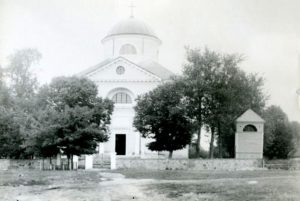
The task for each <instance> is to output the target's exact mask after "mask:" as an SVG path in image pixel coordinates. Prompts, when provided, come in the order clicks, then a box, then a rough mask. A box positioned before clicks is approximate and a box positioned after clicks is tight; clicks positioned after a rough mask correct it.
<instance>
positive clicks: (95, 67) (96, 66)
mask: <svg viewBox="0 0 300 201" xmlns="http://www.w3.org/2000/svg"><path fill="white" fill-rule="evenodd" d="M111 61H113V59H106V60H104V61H102V62H100V63H99V64H97V65H95V66H92V67H90V68H88V69H86V70H84V71H81V72H80V73H78V74H77V75H78V76H84V75H87V74H89V73H91V72H93V71H95V70H97V69H99V68H101V67H102V66H105V65H106V64H109V63H110V62H111Z"/></svg>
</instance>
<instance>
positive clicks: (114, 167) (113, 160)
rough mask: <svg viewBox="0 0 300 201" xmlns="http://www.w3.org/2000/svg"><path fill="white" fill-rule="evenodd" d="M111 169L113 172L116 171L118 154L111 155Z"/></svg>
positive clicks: (112, 153)
mask: <svg viewBox="0 0 300 201" xmlns="http://www.w3.org/2000/svg"><path fill="white" fill-rule="evenodd" d="M110 169H111V170H115V169H116V152H111V153H110Z"/></svg>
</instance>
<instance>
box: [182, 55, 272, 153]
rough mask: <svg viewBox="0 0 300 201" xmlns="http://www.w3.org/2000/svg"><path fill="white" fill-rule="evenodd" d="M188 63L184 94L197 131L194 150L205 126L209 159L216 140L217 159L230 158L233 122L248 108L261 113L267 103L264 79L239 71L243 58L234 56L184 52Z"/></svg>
mask: <svg viewBox="0 0 300 201" xmlns="http://www.w3.org/2000/svg"><path fill="white" fill-rule="evenodd" d="M187 61H188V63H187V64H186V65H185V69H184V75H183V80H184V81H183V82H184V85H185V87H184V88H183V91H184V95H185V97H186V99H187V100H188V101H187V102H188V103H187V104H188V107H187V108H188V111H189V112H188V113H189V116H190V117H191V118H194V119H195V122H196V126H197V128H198V133H197V145H198V146H197V151H199V150H200V139H201V128H202V127H203V126H205V127H206V128H207V130H208V131H210V132H211V144H210V157H212V156H213V153H214V141H215V137H217V139H218V150H219V156H220V157H222V156H223V153H224V152H227V156H230V157H233V156H234V133H235V125H234V120H235V118H237V116H238V115H240V114H242V113H243V112H244V111H246V110H247V109H249V108H252V109H253V110H255V111H256V112H258V113H261V112H260V111H261V110H262V108H263V107H264V104H265V100H266V97H265V95H264V93H263V92H262V86H263V79H262V78H261V77H258V76H257V75H255V74H246V73H245V72H244V71H242V70H240V69H239V67H238V66H239V64H240V62H241V61H242V57H241V56H240V55H236V54H220V53H217V52H214V51H211V50H208V49H205V50H204V51H201V50H199V49H187ZM225 150H226V151H225Z"/></svg>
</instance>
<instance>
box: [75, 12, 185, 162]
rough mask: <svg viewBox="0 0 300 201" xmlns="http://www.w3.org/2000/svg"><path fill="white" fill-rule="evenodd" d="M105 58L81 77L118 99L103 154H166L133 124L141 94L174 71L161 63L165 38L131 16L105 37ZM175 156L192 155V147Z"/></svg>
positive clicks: (174, 155) (102, 147) (105, 95)
mask: <svg viewBox="0 0 300 201" xmlns="http://www.w3.org/2000/svg"><path fill="white" fill-rule="evenodd" d="M101 42H102V45H103V47H104V52H105V53H104V56H105V59H104V60H103V61H102V62H100V63H99V64H97V65H95V66H92V67H90V68H88V69H86V70H84V71H83V72H81V73H79V76H83V77H87V78H89V79H91V80H92V81H94V82H95V83H96V84H97V86H98V89H99V90H98V91H99V96H101V97H103V98H109V99H111V100H112V101H113V102H114V111H113V114H112V119H111V124H110V138H109V140H108V142H105V143H100V144H99V155H101V154H109V153H116V155H117V156H125V157H145V158H147V157H164V156H167V152H165V153H164V152H160V153H158V152H152V151H150V150H149V149H148V148H147V146H146V145H147V144H148V143H149V142H150V141H149V139H145V138H142V137H141V135H140V133H139V132H137V131H136V129H135V128H134V127H133V119H134V115H135V111H134V106H135V104H136V103H135V99H136V98H137V96H139V95H141V94H144V93H147V92H149V91H150V90H152V89H154V88H156V87H157V86H158V85H160V84H162V83H164V82H167V81H168V80H169V79H170V77H171V76H173V75H174V74H173V73H172V72H171V71H170V70H168V69H167V68H165V67H163V66H162V65H161V64H160V63H159V60H158V58H159V48H160V45H161V44H162V41H161V40H160V39H159V37H158V36H157V35H156V34H155V32H154V31H153V30H152V29H151V28H150V27H149V26H148V25H147V24H146V23H144V22H143V21H140V20H138V19H136V18H135V17H133V16H130V17H129V18H127V19H124V20H122V21H120V22H118V23H117V24H115V25H114V26H113V27H112V28H111V29H110V30H109V32H108V33H107V35H106V36H105V37H104V38H103V39H102V41H101ZM173 157H175V158H176V157H180V158H188V149H187V148H186V149H183V150H179V151H175V152H174V153H173Z"/></svg>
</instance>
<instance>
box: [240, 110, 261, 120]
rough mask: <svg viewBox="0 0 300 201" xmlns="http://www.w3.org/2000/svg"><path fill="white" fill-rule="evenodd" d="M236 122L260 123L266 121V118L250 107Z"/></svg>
mask: <svg viewBox="0 0 300 201" xmlns="http://www.w3.org/2000/svg"><path fill="white" fill-rule="evenodd" d="M236 122H258V123H263V122H265V120H263V119H262V118H261V117H260V116H259V115H258V114H256V113H255V112H254V111H253V110H251V109H248V110H247V111H246V112H244V113H243V114H242V115H241V116H240V117H239V118H237V119H236Z"/></svg>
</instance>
